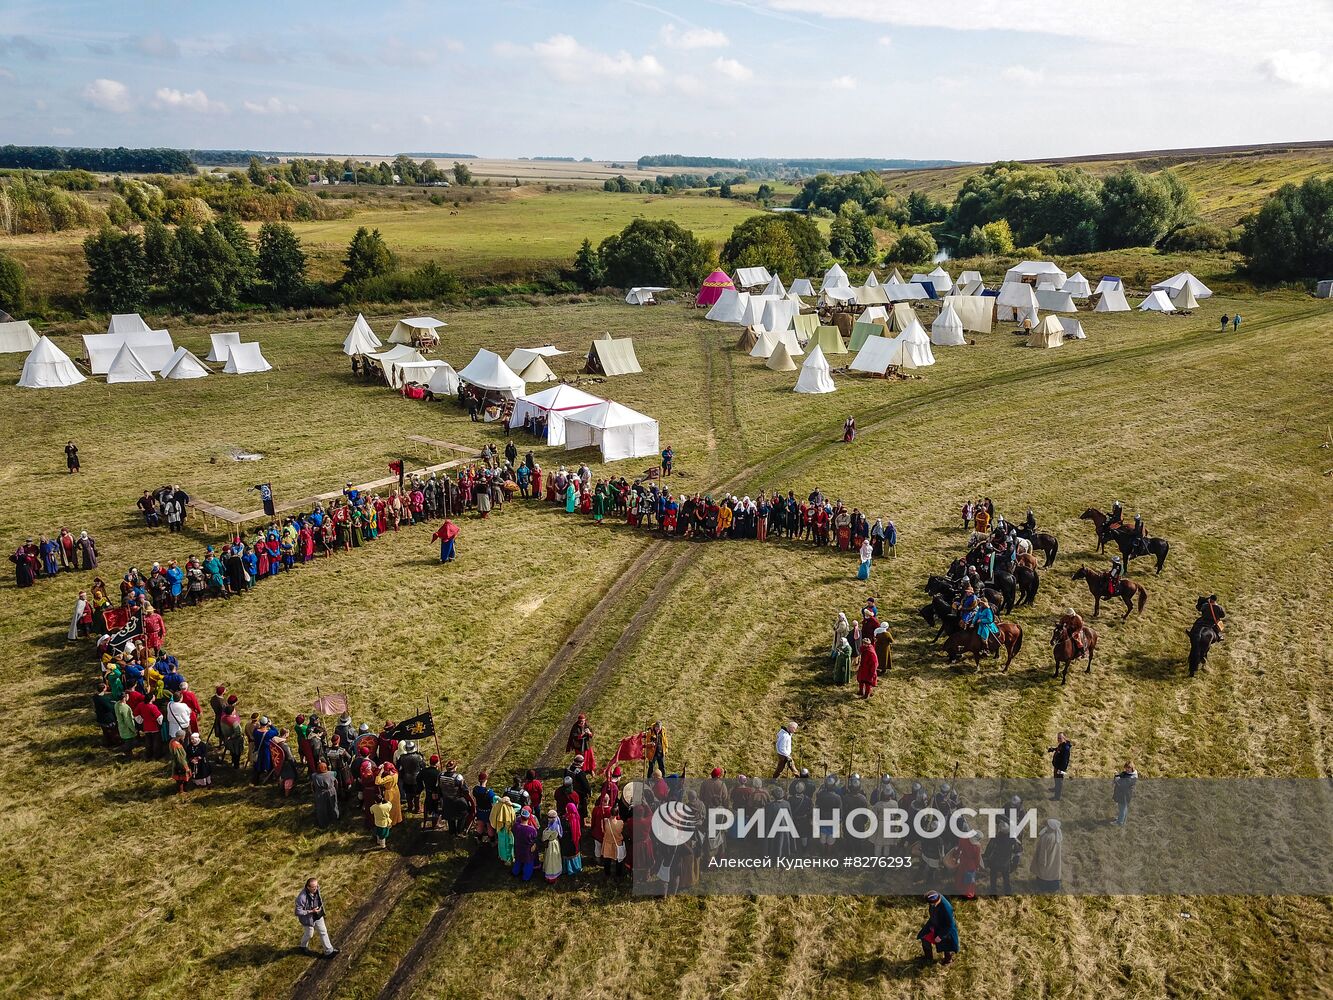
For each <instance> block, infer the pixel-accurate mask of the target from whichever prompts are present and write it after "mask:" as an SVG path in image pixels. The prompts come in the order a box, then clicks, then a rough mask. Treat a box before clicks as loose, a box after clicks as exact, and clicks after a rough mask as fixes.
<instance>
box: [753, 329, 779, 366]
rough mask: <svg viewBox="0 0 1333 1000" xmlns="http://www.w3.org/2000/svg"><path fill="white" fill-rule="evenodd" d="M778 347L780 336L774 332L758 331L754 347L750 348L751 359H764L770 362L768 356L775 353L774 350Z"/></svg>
mask: <svg viewBox="0 0 1333 1000" xmlns="http://www.w3.org/2000/svg"><path fill="white" fill-rule="evenodd" d="M777 346H778V335H777V333H775V332H774V331H772V330H764V331H763V332H759V331H756V332H755V339H754V346H753V347H751V348H750V357H752V358H763V359H764V360H765V361H767V360H768V356H769V355H770V354H772V353H773V350H774V348H776V347H777Z"/></svg>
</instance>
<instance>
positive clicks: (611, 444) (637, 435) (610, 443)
mask: <svg viewBox="0 0 1333 1000" xmlns="http://www.w3.org/2000/svg"><path fill="white" fill-rule="evenodd" d="M565 447H566V448H567V449H574V448H590V447H598V448H601V450H602V461H603V462H618V461H620V460H621V459H622V458H643V457H645V456H648V455H652V456H656V455H657V454H658V427H657V421H656V420H654V419H653V418H652V417H650V416H647V415H646V414H643V413H638V412H636V411H635V410H631V409H630V408H629V407H628V406H621V405H620V404H619V403H616V402H613V401H611V400H609V399H608V400H604V401H603V402H601V403H598V404H597V405H596V406H589V407H587V408H586V409H582V410H576V411H574V412H573V413H571V414H570V415H569V416H567V417H566V418H565Z"/></svg>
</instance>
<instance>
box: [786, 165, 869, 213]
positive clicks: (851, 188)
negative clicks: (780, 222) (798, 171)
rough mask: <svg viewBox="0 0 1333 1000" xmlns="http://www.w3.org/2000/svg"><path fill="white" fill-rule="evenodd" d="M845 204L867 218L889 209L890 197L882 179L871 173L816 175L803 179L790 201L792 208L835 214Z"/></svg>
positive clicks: (866, 171) (867, 171)
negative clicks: (854, 206)
mask: <svg viewBox="0 0 1333 1000" xmlns="http://www.w3.org/2000/svg"><path fill="white" fill-rule="evenodd" d="M849 201H854V202H856V203H857V204H858V205H860V206H861V207H862V208H863V209H865V211H866V214H867V215H880V214H882V213H884V212H885V211H887V210H888V209H889V208H890V205H891V202H892V198H891V197H890V196H889V193H888V191H887V189H886V188H885V187H884V178H883V177H881V176H880V175H879V174H878V173H876V172H875V171H873V170H863V171H862V172H861V173H859V174H841V175H839V176H837V177H835V176H833V175H832V174H816V175H815V176H814V177H811V178H810V179H809V180H807V181H806V182H805V183H804V184H803V185H802V186H801V190H800V191H798V192H797V193H796V197H795V198H793V199H792V202H791V207H792V208H796V209H812V208H826V209H828V210H829V211H830V212H837V211H838V210H839V209H841V208H842V206H843V205H845V204H846V203H847V202H849Z"/></svg>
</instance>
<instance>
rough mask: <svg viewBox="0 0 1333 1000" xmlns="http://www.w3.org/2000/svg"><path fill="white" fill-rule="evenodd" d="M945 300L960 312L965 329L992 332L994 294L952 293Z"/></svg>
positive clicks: (976, 331)
mask: <svg viewBox="0 0 1333 1000" xmlns="http://www.w3.org/2000/svg"><path fill="white" fill-rule="evenodd" d="M945 301H946V302H947V303H948V304H949V305H950V306H952V307H953V311H954V312H956V313H957V314H958V319H959V320H960V321H961V322H962V324H963V329H964V330H970V331H971V332H972V333H990V331H991V322H992V320H993V319H994V317H995V297H994V296H993V295H951V296H949V297H948V299H946V300H945Z"/></svg>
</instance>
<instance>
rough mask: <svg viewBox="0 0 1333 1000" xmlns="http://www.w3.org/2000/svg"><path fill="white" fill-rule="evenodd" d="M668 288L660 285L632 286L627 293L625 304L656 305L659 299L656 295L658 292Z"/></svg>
mask: <svg viewBox="0 0 1333 1000" xmlns="http://www.w3.org/2000/svg"><path fill="white" fill-rule="evenodd" d="M665 291H667V289H665V288H663V287H661V286H660V285H641V286H637V287H635V288H631V289H630V290H629V291H628V292H626V293H625V304H626V305H631V306H655V305H657V299H656V298H654V296H655V295H656V294H657V293H658V292H665Z"/></svg>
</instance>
